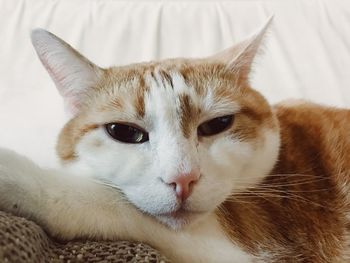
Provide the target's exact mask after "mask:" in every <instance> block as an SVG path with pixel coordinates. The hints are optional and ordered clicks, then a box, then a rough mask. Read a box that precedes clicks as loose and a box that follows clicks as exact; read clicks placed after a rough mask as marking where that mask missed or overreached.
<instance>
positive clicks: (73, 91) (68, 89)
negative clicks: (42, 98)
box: [31, 29, 103, 115]
mask: <svg viewBox="0 0 350 263" xmlns="http://www.w3.org/2000/svg"><path fill="white" fill-rule="evenodd" d="M31 38H32V43H33V46H34V48H35V50H36V52H37V54H38V56H39V59H40V60H41V62H42V64H43V65H44V67H45V68H46V70H47V72H48V73H49V75H50V76H51V78H52V80H53V81H54V83H55V85H56V87H57V89H58V91H59V93H60V94H61V95H62V97H63V99H64V101H65V104H66V106H67V109H68V111H69V112H70V113H71V114H73V115H74V114H76V113H77V112H78V111H79V110H80V108H81V106H82V104H83V102H84V99H85V97H86V95H87V93H88V92H89V89H90V88H91V87H93V86H95V85H96V84H97V82H98V81H99V79H100V77H101V75H102V71H103V70H102V69H101V68H99V67H98V66H96V65H95V64H93V63H92V62H90V61H89V60H88V59H87V58H85V57H84V56H82V55H81V54H80V53H79V52H78V51H76V50H75V49H74V48H72V47H71V46H70V45H69V44H67V43H66V42H64V41H63V40H62V39H60V38H58V37H57V36H55V35H54V34H52V33H50V32H48V31H46V30H43V29H35V30H33V31H32V35H31Z"/></svg>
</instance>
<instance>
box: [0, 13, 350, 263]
mask: <svg viewBox="0 0 350 263" xmlns="http://www.w3.org/2000/svg"><path fill="white" fill-rule="evenodd" d="M270 23H271V21H270V20H269V21H268V23H267V24H266V25H265V26H263V28H262V29H261V30H260V31H259V32H258V33H256V34H254V35H253V36H251V37H249V38H247V39H246V40H243V41H242V42H240V43H238V44H236V45H234V46H233V47H231V48H228V49H226V50H224V51H222V52H220V53H218V54H215V55H213V56H210V57H206V58H200V59H192V58H177V59H167V60H161V61H152V62H147V63H139V64H132V65H127V66H119V67H111V68H108V69H102V68H100V67H98V66H96V65H95V64H93V63H92V62H90V61H89V60H88V59H86V58H85V57H83V56H82V55H81V54H80V53H78V51H76V50H74V49H73V48H72V47H71V46H70V45H68V44H67V43H65V42H64V41H63V40H61V39H60V38H58V37H56V36H54V35H53V34H51V33H49V32H47V31H45V30H43V29H37V30H34V31H33V33H32V43H33V45H34V47H35V49H36V52H37V54H38V57H39V58H40V60H41V62H42V64H43V65H44V66H45V68H46V69H47V71H48V73H49V74H50V76H51V78H52V79H53V81H54V83H55V84H56V86H57V88H58V91H59V92H60V94H61V95H62V97H63V98H64V101H65V105H66V108H67V109H68V111H69V112H70V113H71V115H72V118H71V119H70V120H69V121H68V122H67V124H66V125H65V126H64V127H63V129H62V131H61V133H60V135H59V138H58V143H57V153H58V156H59V158H60V159H61V161H62V164H63V168H62V169H59V170H49V169H43V168H40V167H38V166H37V165H36V164H34V163H33V162H32V161H30V160H28V159H27V158H25V157H23V156H20V155H18V154H16V153H14V152H11V151H9V150H5V149H1V151H0V196H1V198H0V208H1V209H2V210H5V211H8V212H11V213H14V214H16V215H21V216H25V217H28V218H30V219H32V220H34V221H36V222H37V223H38V224H40V225H41V226H42V227H44V228H45V229H46V231H48V232H49V233H50V234H51V235H53V236H56V237H59V238H61V239H65V240H71V239H74V238H93V239H108V240H115V239H128V240H137V241H143V242H146V243H148V244H150V245H151V246H153V247H155V248H157V249H159V250H160V251H161V252H162V253H163V254H165V255H166V256H167V257H168V258H169V259H170V260H171V261H172V262H185V263H186V262H239V263H246V262H272V263H274V262H276V263H277V262H288V263H289V262H317V263H323V262H349V261H350V236H349V229H350V205H349V204H350V191H349V189H350V111H349V110H346V109H338V108H331V107H325V106H321V105H317V104H314V103H311V102H305V101H289V102H288V101H286V102H282V103H280V104H278V105H274V106H270V104H269V103H268V102H267V100H266V99H265V98H264V97H263V96H262V95H261V94H260V93H259V92H257V91H256V90H254V89H253V88H251V86H250V81H249V77H250V73H251V68H252V63H253V62H254V59H255V57H256V55H257V53H258V52H259V51H260V50H261V45H262V42H263V39H264V37H265V35H266V31H267V29H268V27H269V25H270Z"/></svg>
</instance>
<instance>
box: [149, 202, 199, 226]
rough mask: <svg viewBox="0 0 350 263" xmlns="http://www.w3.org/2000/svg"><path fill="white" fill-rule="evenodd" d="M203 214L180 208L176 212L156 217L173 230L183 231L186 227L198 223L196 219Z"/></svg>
mask: <svg viewBox="0 0 350 263" xmlns="http://www.w3.org/2000/svg"><path fill="white" fill-rule="evenodd" d="M203 214H204V212H199V211H192V210H188V209H185V208H183V207H180V208H179V209H177V210H175V211H172V212H169V213H163V214H159V215H157V216H156V218H157V219H158V220H160V221H161V222H162V223H164V224H166V225H167V226H169V227H171V228H173V229H181V228H183V227H184V226H186V225H188V224H191V223H192V222H194V221H196V219H197V218H199V217H200V216H202V215H203Z"/></svg>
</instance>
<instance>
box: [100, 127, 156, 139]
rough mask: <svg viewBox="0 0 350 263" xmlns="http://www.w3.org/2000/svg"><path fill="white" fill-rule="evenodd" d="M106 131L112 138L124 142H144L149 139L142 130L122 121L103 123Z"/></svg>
mask: <svg viewBox="0 0 350 263" xmlns="http://www.w3.org/2000/svg"><path fill="white" fill-rule="evenodd" d="M105 128H106V131H107V133H108V134H109V135H110V136H111V137H112V138H113V139H114V140H117V141H120V142H125V143H144V142H146V141H148V140H149V138H148V133H147V132H145V131H144V130H142V129H140V128H137V127H135V126H131V125H128V124H123V123H108V124H106V125H105Z"/></svg>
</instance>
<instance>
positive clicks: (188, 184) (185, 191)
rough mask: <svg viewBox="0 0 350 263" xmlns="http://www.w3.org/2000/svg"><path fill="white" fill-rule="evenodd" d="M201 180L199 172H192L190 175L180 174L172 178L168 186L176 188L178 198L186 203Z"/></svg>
mask: <svg viewBox="0 0 350 263" xmlns="http://www.w3.org/2000/svg"><path fill="white" fill-rule="evenodd" d="M198 179H199V171H191V172H190V173H183V174H178V175H176V176H174V177H173V178H171V179H170V180H169V181H168V182H167V184H168V185H171V186H173V187H174V190H175V192H176V196H177V197H178V198H179V199H181V200H182V201H185V200H186V199H187V198H188V197H189V196H190V194H191V191H192V188H193V185H194V184H195V183H196V182H197V181H198Z"/></svg>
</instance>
